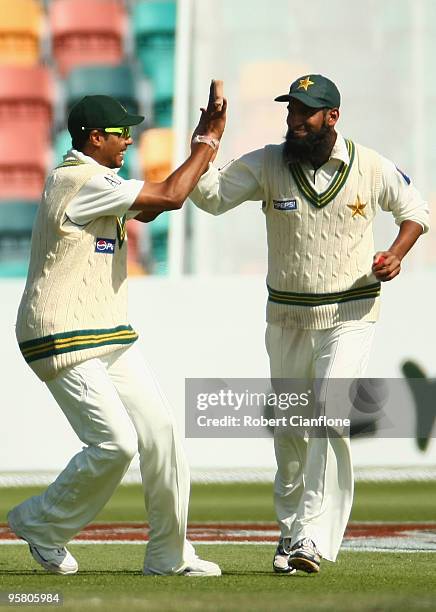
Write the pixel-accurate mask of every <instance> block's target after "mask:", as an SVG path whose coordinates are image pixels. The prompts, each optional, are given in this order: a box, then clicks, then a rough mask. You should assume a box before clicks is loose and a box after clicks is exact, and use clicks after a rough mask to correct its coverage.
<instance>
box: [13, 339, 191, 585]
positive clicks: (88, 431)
mask: <svg viewBox="0 0 436 612" xmlns="http://www.w3.org/2000/svg"><path fill="white" fill-rule="evenodd" d="M47 386H48V388H49V389H50V391H51V393H52V394H53V396H54V398H55V399H56V401H57V403H58V404H59V406H60V407H61V408H62V410H63V412H64V414H65V416H66V417H67V419H68V421H69V422H70V424H71V426H72V427H73V429H74V431H75V432H76V434H77V435H78V437H79V438H80V440H81V441H82V442H83V443H84V444H85V446H84V447H83V450H82V451H81V452H79V453H78V454H77V455H75V456H74V457H73V458H72V459H71V461H70V462H69V463H68V465H67V467H66V468H65V469H64V471H63V472H62V473H61V474H60V475H59V476H58V478H57V479H56V480H55V481H54V482H53V483H52V484H51V485H50V486H49V487H48V489H47V490H46V491H45V492H44V493H43V494H42V495H39V496H36V497H32V498H30V499H28V500H27V501H25V502H24V503H22V504H20V505H19V506H17V507H16V508H14V509H13V510H12V513H11V518H12V520H13V522H14V525H15V527H16V528H17V531H18V532H19V533H20V535H22V536H23V537H25V538H26V539H29V541H31V542H33V543H35V544H36V545H38V544H39V545H40V546H46V547H56V548H57V547H62V546H64V545H65V544H66V543H67V542H68V541H69V540H70V539H71V538H73V536H74V535H76V534H77V533H78V532H79V531H80V530H81V529H82V528H83V527H84V526H85V525H86V524H87V523H89V522H90V521H92V519H93V518H94V517H95V516H96V515H97V514H98V512H99V511H100V510H101V509H102V508H103V506H104V505H105V504H106V502H107V501H108V500H109V498H110V497H111V495H112V494H113V492H114V490H115V489H116V487H117V486H118V484H119V483H120V481H121V479H122V477H123V476H124V474H125V472H126V470H127V468H128V466H129V464H130V462H131V460H132V458H133V456H134V455H135V454H136V452H137V451H138V450H139V456H140V468H141V476H142V482H143V487H144V498H145V506H146V508H147V511H148V522H149V525H150V534H149V535H150V540H149V543H148V545H147V550H146V556H145V563H144V566H145V567H146V568H149V569H152V570H154V571H155V572H157V573H164V574H165V573H173V572H176V571H178V570H180V569H182V568H183V566H184V564H185V563H186V562H188V561H189V559H192V557H193V555H194V554H195V553H194V549H193V547H192V546H191V545H190V544H189V543H188V542H187V541H186V523H187V514H188V503H189V489H190V480H189V468H188V465H187V461H186V458H185V454H184V451H183V449H182V446H181V443H180V442H179V438H178V435H177V432H176V431H175V425H174V422H173V418H172V416H171V413H170V411H169V409H168V406H167V402H166V399H165V397H164V396H163V395H162V393H161V391H160V389H159V387H158V384H157V382H156V381H155V379H154V377H153V375H152V373H151V372H150V370H149V368H148V367H147V365H146V363H145V362H144V360H143V358H142V355H141V353H140V351H139V349H138V348H137V347H136V346H135V345H133V346H130V347H128V348H127V349H126V348H122V349H119V350H116V351H114V352H113V353H110V354H109V355H107V356H104V357H100V358H98V359H90V360H88V361H85V362H83V363H81V364H79V365H77V366H75V367H72V368H68V369H66V370H63V371H62V373H61V374H60V375H59V376H58V377H57V378H55V379H54V380H52V381H49V382H48V383H47Z"/></svg>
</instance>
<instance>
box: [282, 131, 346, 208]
mask: <svg viewBox="0 0 436 612" xmlns="http://www.w3.org/2000/svg"><path fill="white" fill-rule="evenodd" d="M345 143H346V145H347V151H348V156H349V158H350V163H349V164H348V165H347V164H345V163H344V162H341V165H340V167H339V169H338V170H337V172H336V173H335V176H334V178H333V181H332V182H331V183H330V185H329V186H328V187H327V189H326V190H325V191H323V192H322V193H317V192H316V191H315V189H314V188H313V187H312V185H311V184H310V183H309V181H308V179H307V178H306V176H305V174H304V172H303V170H302V168H301V166H300V164H299V163H294V164H290V166H289V168H290V171H291V173H292V176H293V177H294V180H295V182H296V184H297V187H298V189H299V190H300V191H301V193H302V194H303V195H304V197H305V198H306V199H307V200H309V202H310V203H311V204H312V205H313V206H316V207H317V208H323V207H324V206H326V205H327V204H328V203H329V202H331V201H332V200H333V199H334V198H335V197H336V196H337V195H338V193H339V191H340V190H341V189H342V187H343V186H344V185H345V181H346V180H347V178H348V175H349V174H350V170H351V166H352V165H353V162H354V157H355V152H356V147H355V144H354V142H352V141H351V140H346V141H345Z"/></svg>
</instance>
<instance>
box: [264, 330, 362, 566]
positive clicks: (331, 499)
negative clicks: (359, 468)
mask: <svg viewBox="0 0 436 612" xmlns="http://www.w3.org/2000/svg"><path fill="white" fill-rule="evenodd" d="M373 334H374V324H372V323H366V322H357V321H356V322H348V323H344V324H341V325H339V326H337V327H335V328H332V329H329V330H316V331H305V330H294V329H292V330H287V329H284V330H283V333H282V340H283V341H284V340H285V338H287V344H288V343H289V344H288V346H289V348H290V349H291V350H289V349H287V350H286V351H284V350H283V349H281V353H282V366H281V369H282V371H283V374H282V377H285V376H286V377H288V378H299V377H302V375H301V371H302V370H304V367H303V366H304V365H305V366H306V367H307V369H306V370H305V372H304V376H308V374H307V372H308V371H309V360H308V350H309V349H310V347H311V346H312V349H311V350H313V355H312V368H313V370H312V376H313V377H314V378H316V379H323V380H324V381H325V382H328V380H329V379H334V378H342V379H344V378H350V379H353V378H357V377H360V376H362V375H363V373H364V370H365V368H366V366H367V362H368V358H369V350H370V347H371V342H372V338H373ZM302 335H303V336H305V337H306V342H305V343H304V344H303V341H302ZM309 338H310V339H311V342H309V340H308V339H309ZM302 348H305V350H301V349H302ZM286 357H288V358H289V360H290V361H288V360H287V359H286ZM291 360H292V361H293V362H295V361H296V360H298V361H301V363H300V364H299V365H297V366H295V365H294V363H292V362H291ZM286 362H287V363H286ZM302 364H303V365H302ZM327 387H328V385H321V389H320V391H319V392H320V393H321V395H323V394H324V398H323V399H324V400H325V402H326V405H327V408H326V410H327V412H329V413H330V414H334V413H335V408H334V406H332V407H330V408H329V407H328V404H329V402H331V401H334V398H335V394H334V393H330V392H328V391H327ZM332 398H333V399H332ZM295 440H299V442H297V444H295V442H294V441H295ZM275 446H276V457H277V464H278V475H284V477H282V479H283V480H284V482H280V486H278V487H277V478H276V509H277V515H278V518H279V522H280V526H281V530H282V535H285V536H290V537H291V538H292V541H293V542H296V541H298V540H300V539H301V538H304V537H309V538H311V539H312V540H314V541H315V543H316V544H317V546H318V548H319V550H320V552H321V554H322V556H323V557H324V558H326V559H329V560H331V561H334V560H335V559H336V556H337V553H338V551H339V547H340V545H341V542H342V538H343V534H344V531H345V527H346V524H347V521H348V518H349V515H350V511H351V505H352V501H353V469H352V460H351V453H350V443H349V439H348V438H346V437H337V436H331V435H329V432H328V431H326V432H325V435H324V436H322V437H309V439H308V441H307V448H306V449H305V453H303V451H302V448H303V443H302V439H301V438H297V437H292V438H291V437H290V438H289V439H288V441H287V442H286V438H285V441H282V442H280V443H278V436H277V440H276V444H275ZM304 459H305V463H304V466H303V467H302V465H301V464H302V462H303V461H304ZM293 466H298V469H297V470H295V469H294V477H295V480H294V481H289V480H288V482H287V486H286V476H288V477H292V468H293ZM286 471H288V474H286ZM289 492H291V493H290V494H289ZM287 493H288V494H287ZM286 512H287V513H288V515H287V516H286Z"/></svg>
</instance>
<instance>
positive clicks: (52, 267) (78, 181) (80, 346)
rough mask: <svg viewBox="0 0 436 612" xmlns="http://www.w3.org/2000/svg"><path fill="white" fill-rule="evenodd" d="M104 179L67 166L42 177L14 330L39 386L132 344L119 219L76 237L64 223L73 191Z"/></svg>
mask: <svg viewBox="0 0 436 612" xmlns="http://www.w3.org/2000/svg"><path fill="white" fill-rule="evenodd" d="M108 172H110V170H109V169H108V168H105V167H103V166H99V165H97V164H86V163H82V162H80V161H66V162H64V163H63V164H61V166H59V167H58V168H56V169H55V170H53V172H52V173H51V174H50V175H49V177H48V178H47V182H46V185H45V190H44V194H43V197H42V201H41V204H40V207H39V212H38V215H37V218H36V221H35V226H34V229H33V235H32V248H31V258H30V267H29V273H28V278H27V283H26V287H25V290H24V294H23V297H22V299H21V303H20V307H19V310H18V317H17V326H16V336H17V339H18V342H19V346H20V349H21V352H22V354H23V356H24V358H25V360H26V361H27V363H28V364H29V366H30V367H31V368H32V369H33V370H34V372H35V373H36V374H37V375H38V376H39V378H41V380H50V379H52V378H54V377H55V376H56V375H57V374H58V373H59V371H60V370H62V369H63V368H66V367H69V366H74V365H76V364H78V363H80V362H82V361H85V360H86V359H90V358H92V357H97V356H99V355H105V354H107V353H110V352H112V351H114V350H116V349H118V348H120V346H121V345H126V344H130V343H132V342H134V341H135V340H136V339H137V334H136V333H135V332H134V330H133V329H132V328H131V326H130V325H129V324H128V323H127V273H126V253H127V244H126V243H125V218H122V219H119V218H117V217H99V218H97V219H95V220H94V221H91V222H90V223H89V224H87V225H86V226H85V227H84V228H83V229H82V230H81V231H77V229H74V228H72V227H71V226H68V224H65V225H64V224H63V221H64V220H65V210H66V208H67V206H68V203H69V202H70V201H71V200H72V198H73V197H74V196H75V195H76V194H77V192H78V191H79V190H80V188H81V187H82V186H83V185H84V184H85V183H86V182H87V181H88V180H89V179H90V178H91V177H92V176H93V175H95V174H97V173H108Z"/></svg>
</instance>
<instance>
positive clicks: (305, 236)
mask: <svg viewBox="0 0 436 612" xmlns="http://www.w3.org/2000/svg"><path fill="white" fill-rule="evenodd" d="M339 138H340V139H342V143H343V147H345V145H346V146H347V150H346V151H345V156H346V159H347V160H348V163H346V162H345V161H340V162H339V161H338V162H337V164H336V168H337V170H336V172H335V173H333V177H332V179H331V180H330V181H329V183H328V185H327V186H326V187H325V189H324V191H323V192H321V193H320V192H319V191H316V190H315V189H314V186H313V185H312V184H311V182H310V181H309V180H308V178H307V176H306V174H305V173H304V172H303V170H302V168H301V167H300V166H298V165H294V166H292V169H291V171H290V169H289V168H288V166H287V165H286V164H285V163H284V161H283V158H282V150H283V145H269V146H267V147H265V148H264V149H263V150H262V151H259V152H255V153H253V154H248V155H247V156H244V157H242V158H241V159H240V160H237V161H236V162H234V163H233V164H231V165H230V166H227V167H226V169H225V170H223V171H222V172H218V171H217V170H216V169H214V168H213V167H211V168H210V169H209V171H208V172H207V173H206V174H205V175H204V176H203V177H202V179H201V180H200V182H199V184H198V186H197V188H196V189H195V190H194V191H193V193H192V194H191V199H192V200H193V201H194V203H195V204H196V205H197V206H198V207H199V208H201V209H203V210H206V211H208V212H211V213H213V214H220V213H221V212H225V211H226V210H229V209H231V208H233V207H234V206H236V205H238V204H240V203H241V202H243V201H245V200H248V199H253V200H255V199H262V200H263V206H262V208H263V211H264V213H265V216H266V226H267V239H268V276H267V285H268V306H267V320H268V321H269V322H272V323H278V324H281V325H284V326H290V327H298V328H303V329H326V328H329V327H333V326H334V325H337V324H339V323H341V322H344V321H350V320H367V321H375V320H376V319H377V317H378V311H379V299H378V296H379V293H380V283H378V282H377V280H376V279H375V277H374V276H373V274H372V272H371V267H372V258H373V254H374V244H373V234H372V224H373V220H374V216H375V214H376V211H377V208H378V207H379V206H381V207H382V208H384V209H385V210H392V212H393V213H394V215H395V218H396V221H397V222H398V223H401V222H402V221H404V220H405V219H411V220H414V221H417V222H418V223H421V224H422V225H423V227H424V229H427V227H428V211H427V209H426V207H425V204H424V203H423V202H422V200H421V198H420V197H419V196H418V197H416V193H417V192H416V190H415V191H414V192H413V193H414V195H415V197H414V202H412V198H411V197H410V198H409V199H410V201H409V202H407V201H405V200H406V198H407V195H406V193H407V190H406V191H405V192H404V194H403V193H402V200H403V201H401V198H400V201H398V202H396V201H393V198H391V200H392V201H389V199H390V198H389V197H387V194H388V193H389V190H388V189H387V187H386V182H387V181H386V166H387V164H386V162H387V161H388V160H385V159H384V158H382V157H381V156H380V155H379V154H378V153H376V152H375V151H373V150H371V149H367V148H365V147H362V146H360V145H355V144H353V143H351V142H350V141H344V139H343V138H342V137H340V136H338V139H339ZM250 155H251V158H250ZM342 158H344V155H342ZM253 159H254V160H255V161H254V162H253V161H252V160H253ZM256 163H257V164H258V165H257V166H256ZM388 163H390V164H391V162H388ZM391 165H392V167H393V173H396V174H398V181H399V184H401V182H404V184H405V186H406V187H407V185H406V181H405V178H404V177H403V175H400V174H399V173H398V172H397V170H395V167H394V166H393V164H391ZM388 178H389V180H391V182H392V181H396V180H397V177H396V176H394V178H393V179H392V178H391V177H388ZM400 191H401V189H400ZM411 193H412V192H410V193H409V195H411ZM417 200H419V203H418V204H417V203H416V202H417Z"/></svg>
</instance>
